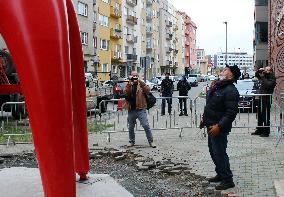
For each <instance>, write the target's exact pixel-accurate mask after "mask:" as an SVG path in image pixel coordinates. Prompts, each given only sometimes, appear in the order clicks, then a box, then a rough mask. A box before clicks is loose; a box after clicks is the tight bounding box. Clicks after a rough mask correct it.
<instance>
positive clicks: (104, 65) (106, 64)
mask: <svg viewBox="0 0 284 197" xmlns="http://www.w3.org/2000/svg"><path fill="white" fill-rule="evenodd" d="M102 69H103V72H108V63H105V64H103V67H102Z"/></svg>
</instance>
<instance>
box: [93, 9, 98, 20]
mask: <svg viewBox="0 0 284 197" xmlns="http://www.w3.org/2000/svg"><path fill="white" fill-rule="evenodd" d="M93 21H94V22H97V12H96V11H94V18H93Z"/></svg>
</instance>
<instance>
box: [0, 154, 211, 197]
mask: <svg viewBox="0 0 284 197" xmlns="http://www.w3.org/2000/svg"><path fill="white" fill-rule="evenodd" d="M101 152H102V151H101ZM103 152H105V153H106V154H104V155H101V156H99V157H93V158H94V159H90V166H91V170H90V172H91V173H95V174H109V175H110V176H111V177H113V178H114V179H115V180H116V181H117V182H118V183H120V184H121V185H122V186H123V187H124V188H125V189H127V190H128V191H129V192H130V193H131V194H133V195H134V196H135V197H136V196H137V197H144V196H145V197H146V196H147V197H148V196H149V197H151V196H153V197H156V196H157V197H160V196H161V197H162V196H163V197H168V196H177V197H189V196H195V197H197V196H206V195H205V193H206V191H205V190H206V188H205V187H206V186H207V185H206V184H205V183H206V181H205V178H204V177H201V176H198V175H195V174H193V173H190V169H186V168H185V169H184V170H183V169H181V170H180V171H179V172H178V173H174V172H175V171H177V170H176V168H174V167H173V170H172V171H170V172H163V171H162V170H159V169H158V167H159V166H160V165H161V163H163V161H159V162H156V165H153V164H151V165H150V166H148V167H149V170H138V166H137V163H138V162H144V164H145V166H146V165H147V164H150V163H151V162H152V161H153V160H152V159H151V158H144V161H143V159H141V156H140V155H135V154H133V153H131V152H129V151H126V152H125V151H124V152H123V159H119V160H117V159H116V157H117V155H120V154H119V153H117V152H116V153H115V154H113V152H112V151H111V150H107V149H105V150H103ZM111 152H112V153H111ZM97 154H98V153H97V152H96V151H93V152H91V153H90V155H93V156H94V155H97ZM120 157H121V155H120ZM135 158H136V159H135ZM137 158H139V159H138V160H139V161H137ZM0 160H1V162H0V169H3V168H9V167H28V168H37V167H38V164H37V160H36V157H35V154H34V152H24V153H21V154H9V155H4V154H2V155H1V154H0ZM141 160H142V161H141ZM174 165H175V164H174ZM142 166H143V164H142Z"/></svg>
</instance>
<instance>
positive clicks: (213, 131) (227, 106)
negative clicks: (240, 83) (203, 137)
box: [200, 65, 241, 190]
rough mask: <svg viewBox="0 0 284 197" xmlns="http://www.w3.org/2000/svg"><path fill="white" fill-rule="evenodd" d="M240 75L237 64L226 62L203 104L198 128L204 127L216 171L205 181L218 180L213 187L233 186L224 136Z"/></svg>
mask: <svg viewBox="0 0 284 197" xmlns="http://www.w3.org/2000/svg"><path fill="white" fill-rule="evenodd" d="M240 76H241V72H240V69H239V68H238V66H237V65H234V66H228V65H227V67H225V68H224V70H223V71H222V73H221V76H220V81H217V82H216V83H215V84H214V85H213V86H212V87H211V88H210V89H209V91H208V93H207V95H206V106H205V108H204V113H203V119H202V121H201V123H200V128H203V127H204V126H206V127H207V132H208V147H209V152H210V156H211V158H212V160H213V162H214V164H215V171H216V173H217V175H216V176H215V177H212V178H209V179H208V181H209V182H221V183H220V184H219V185H217V186H216V187H215V189H216V190H226V189H229V188H232V187H235V184H234V182H233V173H232V171H231V169H230V162H229V157H228V155H227V152H226V149H227V144H228V140H227V136H228V135H229V132H230V131H231V129H232V122H233V121H234V120H235V118H236V115H237V113H238V101H239V92H238V90H237V88H236V87H235V86H234V84H233V83H234V82H236V81H237V80H238V78H239V77H240Z"/></svg>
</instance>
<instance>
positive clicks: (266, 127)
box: [252, 66, 276, 137]
mask: <svg viewBox="0 0 284 197" xmlns="http://www.w3.org/2000/svg"><path fill="white" fill-rule="evenodd" d="M255 76H256V78H257V79H258V80H259V82H260V87H259V94H273V91H274V88H275V86H276V78H275V75H274V73H273V70H272V68H271V67H270V66H267V67H265V68H260V69H259V70H258V71H256V73H255ZM271 102H272V96H269V95H266V96H261V97H260V99H259V100H258V104H257V106H258V110H257V125H258V127H256V130H255V132H253V133H252V135H260V137H268V136H269V134H270V108H271Z"/></svg>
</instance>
